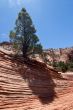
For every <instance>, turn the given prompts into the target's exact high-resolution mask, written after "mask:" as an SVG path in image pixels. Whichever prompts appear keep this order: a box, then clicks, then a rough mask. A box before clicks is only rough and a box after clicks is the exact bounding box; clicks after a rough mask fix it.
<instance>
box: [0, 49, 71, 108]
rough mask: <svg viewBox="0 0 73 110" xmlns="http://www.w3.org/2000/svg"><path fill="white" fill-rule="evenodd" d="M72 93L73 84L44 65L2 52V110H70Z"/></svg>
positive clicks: (0, 84) (0, 52) (0, 56)
mask: <svg viewBox="0 0 73 110" xmlns="http://www.w3.org/2000/svg"><path fill="white" fill-rule="evenodd" d="M69 88H70V89H69ZM72 92H73V81H69V79H68V80H67V79H66V80H65V77H64V79H63V78H62V77H61V74H59V73H58V72H57V71H55V70H54V69H52V68H49V67H47V66H46V64H45V63H41V62H38V61H36V60H29V59H25V60H23V59H22V58H21V59H20V58H14V57H12V56H11V55H10V54H8V53H5V52H3V51H0V110H65V109H66V110H71V109H73V101H72V100H71V98H70V99H69V101H71V103H70V102H69V101H67V99H68V98H69V97H68V95H69V96H70V97H71V96H72V97H73V95H72ZM69 93H70V94H69ZM66 94H67V95H66ZM63 95H65V97H66V99H65V97H64V96H63ZM60 97H61V98H60ZM57 98H58V99H57ZM54 100H55V101H54ZM62 101H63V103H62ZM65 104H66V106H65ZM67 104H68V106H67ZM69 106H70V109H68V107H69Z"/></svg>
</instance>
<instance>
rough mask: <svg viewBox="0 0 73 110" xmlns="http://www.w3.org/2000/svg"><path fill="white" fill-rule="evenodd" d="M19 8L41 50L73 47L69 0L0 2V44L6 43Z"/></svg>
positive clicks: (72, 11) (72, 8) (72, 9)
mask: <svg viewBox="0 0 73 110" xmlns="http://www.w3.org/2000/svg"><path fill="white" fill-rule="evenodd" d="M22 7H25V8H26V9H27V11H28V13H29V14H30V16H31V18H32V20H33V23H34V25H35V27H36V29H37V35H38V36H39V39H40V42H41V43H42V45H43V47H44V48H62V47H70V46H73V0H0V42H1V41H5V40H8V35H9V32H10V30H12V29H13V28H14V26H15V20H16V18H17V15H18V12H19V11H20V10H21V8H22Z"/></svg>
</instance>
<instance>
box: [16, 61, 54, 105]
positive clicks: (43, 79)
mask: <svg viewBox="0 0 73 110" xmlns="http://www.w3.org/2000/svg"><path fill="white" fill-rule="evenodd" d="M24 65H25V66H24ZM17 68H18V72H19V74H20V75H21V76H22V78H23V79H24V80H25V81H26V82H27V83H28V86H29V88H30V90H31V91H32V94H30V95H31V96H32V97H33V96H36V97H38V98H39V100H40V102H41V103H42V104H48V103H50V102H52V101H53V100H54V98H55V97H56V93H55V90H54V88H55V83H54V81H53V79H52V76H51V71H50V70H49V69H48V68H47V67H46V65H45V64H43V63H40V62H37V61H32V60H27V61H24V63H23V64H20V63H18V62H17Z"/></svg>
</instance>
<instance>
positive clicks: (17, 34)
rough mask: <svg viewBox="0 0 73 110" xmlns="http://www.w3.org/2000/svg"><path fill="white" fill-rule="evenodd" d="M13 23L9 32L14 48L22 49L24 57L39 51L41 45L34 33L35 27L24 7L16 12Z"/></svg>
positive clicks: (40, 50)
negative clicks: (13, 26) (13, 25)
mask: <svg viewBox="0 0 73 110" xmlns="http://www.w3.org/2000/svg"><path fill="white" fill-rule="evenodd" d="M15 25H16V26H15V28H14V31H11V32H10V40H11V42H12V43H13V45H14V48H16V49H17V50H19V51H22V53H23V56H24V57H26V56H28V55H29V54H33V53H41V52H42V46H41V44H40V43H39V39H38V37H37V35H36V34H35V33H36V30H35V27H34V25H33V23H32V20H31V18H30V16H29V14H28V13H27V11H26V10H25V8H22V10H21V12H20V13H19V14H18V18H17V20H16V23H15Z"/></svg>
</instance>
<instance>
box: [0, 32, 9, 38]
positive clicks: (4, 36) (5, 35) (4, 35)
mask: <svg viewBox="0 0 73 110" xmlns="http://www.w3.org/2000/svg"><path fill="white" fill-rule="evenodd" d="M7 36H8V34H5V33H2V34H0V38H7Z"/></svg>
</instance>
